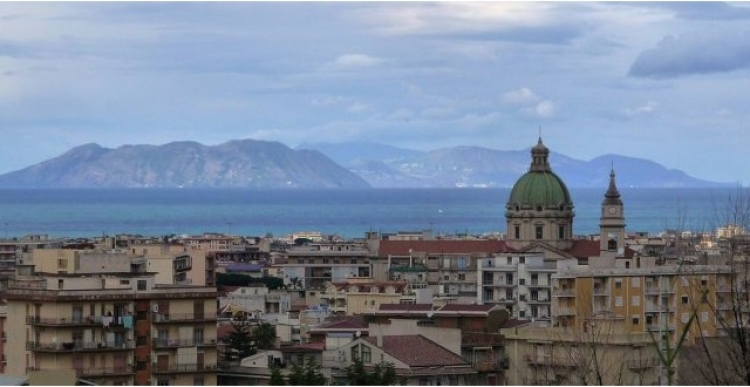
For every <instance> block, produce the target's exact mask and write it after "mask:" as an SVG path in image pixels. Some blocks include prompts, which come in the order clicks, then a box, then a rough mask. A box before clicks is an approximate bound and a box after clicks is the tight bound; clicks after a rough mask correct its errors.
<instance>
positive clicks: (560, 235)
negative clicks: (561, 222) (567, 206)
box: [557, 226, 565, 239]
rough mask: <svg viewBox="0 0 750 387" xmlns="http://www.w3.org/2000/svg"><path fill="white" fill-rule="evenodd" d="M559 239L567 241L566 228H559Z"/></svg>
mask: <svg viewBox="0 0 750 387" xmlns="http://www.w3.org/2000/svg"><path fill="white" fill-rule="evenodd" d="M557 237H558V238H559V239H565V226H558V227H557Z"/></svg>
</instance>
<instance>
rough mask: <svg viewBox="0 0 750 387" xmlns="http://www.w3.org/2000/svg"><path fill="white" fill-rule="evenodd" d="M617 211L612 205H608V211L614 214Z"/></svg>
mask: <svg viewBox="0 0 750 387" xmlns="http://www.w3.org/2000/svg"><path fill="white" fill-rule="evenodd" d="M615 211H617V210H616V209H615V208H614V207H609V213H610V214H614V213H615Z"/></svg>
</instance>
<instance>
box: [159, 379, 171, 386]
mask: <svg viewBox="0 0 750 387" xmlns="http://www.w3.org/2000/svg"><path fill="white" fill-rule="evenodd" d="M156 385H157V386H168V385H169V379H164V378H159V379H156Z"/></svg>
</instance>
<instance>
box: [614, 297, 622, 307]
mask: <svg viewBox="0 0 750 387" xmlns="http://www.w3.org/2000/svg"><path fill="white" fill-rule="evenodd" d="M615 306H622V297H615Z"/></svg>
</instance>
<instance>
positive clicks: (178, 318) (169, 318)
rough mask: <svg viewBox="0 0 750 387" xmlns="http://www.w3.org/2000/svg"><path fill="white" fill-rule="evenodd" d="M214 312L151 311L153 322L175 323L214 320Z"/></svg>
mask: <svg viewBox="0 0 750 387" xmlns="http://www.w3.org/2000/svg"><path fill="white" fill-rule="evenodd" d="M215 321H216V315H215V314H195V313H171V314H170V313H153V314H152V322H153V323H154V324H175V323H201V322H215Z"/></svg>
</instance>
